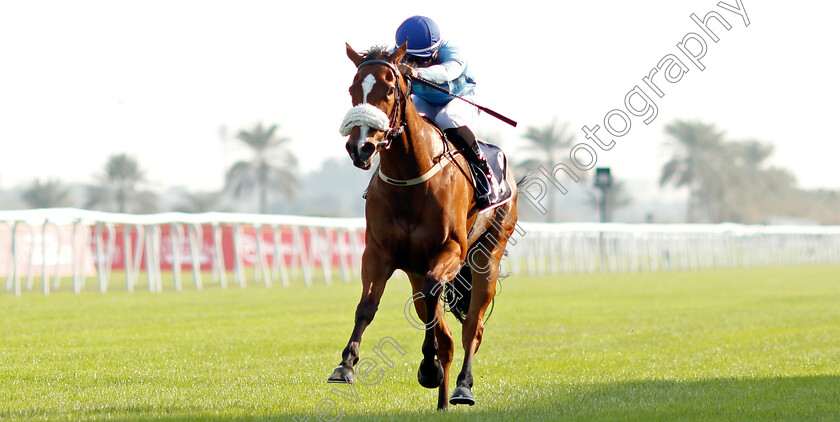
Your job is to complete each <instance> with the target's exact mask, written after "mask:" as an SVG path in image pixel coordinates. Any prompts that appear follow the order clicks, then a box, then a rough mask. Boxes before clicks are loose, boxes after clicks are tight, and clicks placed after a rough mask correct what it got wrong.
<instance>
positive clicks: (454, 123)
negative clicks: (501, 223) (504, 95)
mask: <svg viewBox="0 0 840 422" xmlns="http://www.w3.org/2000/svg"><path fill="white" fill-rule="evenodd" d="M396 41H397V46H400V45H402V44H403V43H405V42H407V44H408V46H407V47H408V50H407V51H406V55H405V58H404V59H403V60H404V62H405V64H400V66H399V67H400V71H401V72H403V74H406V75H408V76H411V77H415V78H416V77H420V78H422V79H425V80H427V81H431V82H433V83H435V84H437V85H438V86H439V87H441V88H444V89H446V90H448V91H449V92H451V93H453V94H455V95H457V96H459V97H464V98H466V99H468V100H470V101H472V102H475V100H474V99H473V98H474V96H475V94H474V90H475V80H473V78H472V76H471V75H470V72H469V68H468V67H467V62H466V60H464V56H463V55H462V53H461V50H460V49H459V48H458V47H456V46H455V45H453V44H452V43H450V42H448V41H446V40H443V39H441V37H440V30H439V29H438V26H437V24H436V23H435V22H434V21H433V20H431V19H429V18H427V17H425V16H412V17H410V18H408V19H406V20H405V22H403V23H402V24H401V25H400V26H399V28H397V36H396ZM412 100H413V101H414V105H415V107H416V108H417V111H419V112H420V113H421V114H424V115H426V117H428V118H430V119H431V120H432V121H434V122H435V124H437V125H438V127H440V129H441V130H443V133H444V134H445V135H446V138H447V139H449V140H450V141H451V142H452V144H454V145H455V147H456V148H458V150H460V151H461V153H463V154H464V156H465V157H466V158H467V160H468V161H469V163H470V164H471V165H472V166H473V167H475V168H476V169H477V170H478V171H479V172H480V173H481V174H484V175H486V177H485V178H484V179H485V180H481V179H482V178H481V177H476V178H475V179H476V183H475V188H476V189H475V200H476V206H477V207H478V209H479V210H483V209H485V208H487V207H489V206H490V205H492V204H493V202H494V201H496V200H498V196H499V188H498V184H497V183H496V181H495V179H494V178H493V175H492V173H491V172H490V167H489V166H488V165H487V160H486V159H485V157H484V154H483V153H482V152H481V149H480V148H479V146H478V143H477V142H476V141H475V135H474V134H473V132H472V131H471V130H470V128H469V127H467V125H468V124H470V123H471V122H472V121H473V120H474V119H475V118H476V117H477V116H478V111H479V110H478V108H476V107H474V106H473V105H471V104H469V103H467V102H465V101H460V100H458V101H453V100H454V97H452V96H450V95H447V94H444V93H442V92H440V91H437V90H435V89H433V88H430V87H428V86H425V85H423V84H419V83H417V84H413V85H412Z"/></svg>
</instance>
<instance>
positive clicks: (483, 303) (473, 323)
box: [449, 248, 504, 406]
mask: <svg viewBox="0 0 840 422" xmlns="http://www.w3.org/2000/svg"><path fill="white" fill-rule="evenodd" d="M503 253H504V249H502V248H496V249H493V253H492V254H491V255H492V257H488V256H487V255H486V254H474V255H475V257H474V258H475V259H472V260H470V266H471V278H472V280H471V288H470V292H468V293H469V294H470V302H469V310H468V311H467V317H466V318H465V319H464V321H463V327H462V333H461V340H462V344H463V346H464V364H463V366H462V368H461V372H460V373H459V374H458V379H457V381H456V384H455V390H453V391H452V397H450V399H449V403H450V404H453V405H458V404H467V405H470V406H472V405H474V404H475V395H474V394H473V392H472V387H473V376H472V365H473V358H474V357H475V354H476V352H478V348H479V346H480V345H481V340H482V337H483V335H484V316H485V313H486V312H487V308H488V307H489V305H490V302H492V300H493V297H494V296H495V294H496V281H497V279H498V275H499V264H500V262H501V258H502V255H503ZM479 255H480V257H479Z"/></svg>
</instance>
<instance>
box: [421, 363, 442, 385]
mask: <svg viewBox="0 0 840 422" xmlns="http://www.w3.org/2000/svg"><path fill="white" fill-rule="evenodd" d="M434 362H435V366H434V368H433V369H430V368H429V367H427V366H426V359H423V360H422V361H420V369H418V370H417V381H419V382H420V385H422V386H423V387H426V388H438V387H440V385H441V384H442V383H443V366H441V364H440V361H438V360H437V359H435V360H434ZM424 369H425V371H424ZM430 372H433V373H430Z"/></svg>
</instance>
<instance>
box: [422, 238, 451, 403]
mask: <svg viewBox="0 0 840 422" xmlns="http://www.w3.org/2000/svg"><path fill="white" fill-rule="evenodd" d="M460 263H461V246H460V244H458V243H457V242H455V241H449V242H448V243H446V244H445V245H444V247H443V250H442V251H441V252H440V253H439V254H438V256H437V257H436V258H435V259H433V261H432V265H431V268H432V269H431V271H429V273H428V274H426V276H425V277H424V278H423V281H422V287H421V292H422V293H423V306H422V308H424V309H423V310H424V311H425V315H421V318H423V320H424V322H425V323H426V334H425V337H424V339H423V348H422V350H423V360H422V361H421V362H420V368H419V369H418V371H417V381H419V382H420V385H422V386H423V387H426V388H436V387H437V388H438V405H437V408H438V410H444V409H446V408H447V406H448V403H447V397H448V395H449V368H450V366H451V364H452V356H453V354H454V351H455V350H454V349H455V347H454V344H453V341H452V331H451V330H450V329H449V326H448V325H447V323H446V320H445V319H444V310H443V306H441V303H440V300H439V299H440V295H441V294H442V292H443V283H447V282H450V281H452V279H453V278H454V276H455V274H457V269H458V266H459V265H460ZM420 311H421V307H420V306H418V313H421V312H420Z"/></svg>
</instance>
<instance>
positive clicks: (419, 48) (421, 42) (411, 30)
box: [396, 16, 440, 57]
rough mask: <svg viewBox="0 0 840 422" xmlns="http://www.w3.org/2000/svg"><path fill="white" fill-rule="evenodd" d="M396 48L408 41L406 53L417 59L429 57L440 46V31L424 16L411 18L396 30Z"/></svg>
mask: <svg viewBox="0 0 840 422" xmlns="http://www.w3.org/2000/svg"><path fill="white" fill-rule="evenodd" d="M396 38H397V46H400V45H402V44H403V43H404V42H406V41H408V50H407V51H406V53H408V54H411V55H412V56H417V57H431V56H432V54H434V53H435V51H437V49H438V47H439V46H440V29H438V26H437V24H436V23H435V21H433V20H431V19H429V18H427V17H425V16H412V17H410V18H408V19H406V20H405V22H403V23H402V24H401V25H400V27H399V28H397V37H396Z"/></svg>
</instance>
